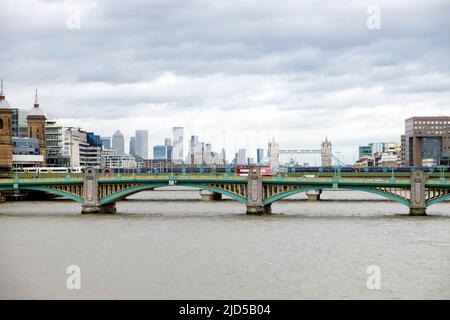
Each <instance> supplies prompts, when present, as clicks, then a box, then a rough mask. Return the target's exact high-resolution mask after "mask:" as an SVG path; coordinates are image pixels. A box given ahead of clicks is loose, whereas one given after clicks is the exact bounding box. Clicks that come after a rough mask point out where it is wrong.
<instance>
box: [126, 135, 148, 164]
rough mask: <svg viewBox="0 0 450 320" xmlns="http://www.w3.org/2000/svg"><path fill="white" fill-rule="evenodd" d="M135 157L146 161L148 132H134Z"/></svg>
mask: <svg viewBox="0 0 450 320" xmlns="http://www.w3.org/2000/svg"><path fill="white" fill-rule="evenodd" d="M130 153H131V152H130ZM136 155H137V156H139V157H141V158H142V159H148V130H136Z"/></svg>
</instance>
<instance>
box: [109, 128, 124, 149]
mask: <svg viewBox="0 0 450 320" xmlns="http://www.w3.org/2000/svg"><path fill="white" fill-rule="evenodd" d="M111 149H113V150H114V151H115V153H116V154H118V155H121V154H125V138H124V136H123V134H122V132H120V130H117V131H116V132H114V134H113V137H112V146H111Z"/></svg>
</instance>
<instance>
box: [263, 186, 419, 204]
mask: <svg viewBox="0 0 450 320" xmlns="http://www.w3.org/2000/svg"><path fill="white" fill-rule="evenodd" d="M318 189H334V188H333V187H332V186H314V187H313V186H312V187H306V188H299V189H294V190H290V191H285V192H282V193H279V194H276V195H274V196H272V197H269V198H267V199H265V200H264V201H263V204H264V205H269V204H271V203H273V202H275V201H278V200H281V199H284V198H286V197H289V196H291V195H294V194H297V193H302V192H306V191H310V190H318ZM339 189H345V190H354V191H364V192H369V193H372V194H376V195H379V196H382V197H384V198H388V199H389V200H393V201H395V202H398V203H401V204H403V205H405V206H407V207H410V205H411V204H410V202H409V201H408V200H406V199H403V198H400V197H398V196H395V195H393V194H390V193H386V192H382V191H379V190H376V189H371V188H367V187H357V186H354V187H353V186H352V187H343V186H339Z"/></svg>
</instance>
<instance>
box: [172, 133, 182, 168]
mask: <svg viewBox="0 0 450 320" xmlns="http://www.w3.org/2000/svg"><path fill="white" fill-rule="evenodd" d="M172 133H173V137H172V141H173V149H172V160H173V162H175V163H182V162H183V156H184V154H183V144H184V128H183V127H173V131H172Z"/></svg>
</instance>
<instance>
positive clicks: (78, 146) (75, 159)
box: [64, 128, 102, 167]
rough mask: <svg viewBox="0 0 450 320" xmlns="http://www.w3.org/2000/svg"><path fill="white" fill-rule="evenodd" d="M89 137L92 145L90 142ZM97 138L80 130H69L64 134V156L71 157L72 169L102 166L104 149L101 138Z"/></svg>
mask: <svg viewBox="0 0 450 320" xmlns="http://www.w3.org/2000/svg"><path fill="white" fill-rule="evenodd" d="M88 135H89V136H90V138H89V141H90V142H91V144H89V142H88ZM97 137H98V138H97ZM97 137H96V135H95V134H93V133H92V132H90V133H88V132H86V131H83V130H81V129H80V128H67V130H66V131H65V134H64V154H66V155H68V156H69V158H70V166H71V167H87V166H93V167H99V166H100V165H101V156H102V153H101V152H102V147H101V141H100V137H99V136H97Z"/></svg>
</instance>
